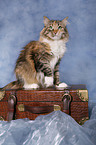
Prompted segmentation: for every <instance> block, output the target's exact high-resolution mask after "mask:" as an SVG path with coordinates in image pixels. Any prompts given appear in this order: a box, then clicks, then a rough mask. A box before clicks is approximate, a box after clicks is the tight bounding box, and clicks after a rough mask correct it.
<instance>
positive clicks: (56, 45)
mask: <svg viewBox="0 0 96 145" xmlns="http://www.w3.org/2000/svg"><path fill="white" fill-rule="evenodd" d="M43 42H46V43H48V44H49V46H50V49H51V52H52V54H53V55H54V56H55V57H58V59H59V58H62V57H63V55H64V53H65V51H66V44H65V43H64V41H63V40H55V41H51V40H47V39H43Z"/></svg>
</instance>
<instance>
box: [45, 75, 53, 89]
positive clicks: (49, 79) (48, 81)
mask: <svg viewBox="0 0 96 145" xmlns="http://www.w3.org/2000/svg"><path fill="white" fill-rule="evenodd" d="M44 84H45V86H46V87H50V86H53V77H45V83H44Z"/></svg>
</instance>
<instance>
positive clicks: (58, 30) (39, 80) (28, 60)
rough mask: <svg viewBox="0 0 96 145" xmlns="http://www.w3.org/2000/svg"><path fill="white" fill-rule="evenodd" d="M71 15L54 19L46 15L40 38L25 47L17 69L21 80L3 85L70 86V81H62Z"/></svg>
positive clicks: (6, 87)
mask: <svg viewBox="0 0 96 145" xmlns="http://www.w3.org/2000/svg"><path fill="white" fill-rule="evenodd" d="M67 19H68V17H66V18H64V19H63V20H62V21H60V20H50V19H49V18H47V17H46V16H44V28H43V29H42V31H41V32H40V38H39V41H31V42H30V43H29V44H27V45H26V46H25V47H24V48H23V50H22V51H21V53H20V55H19V57H18V59H17V61H16V66H15V70H14V71H15V74H16V78H17V80H16V81H14V82H12V83H9V84H8V85H6V86H5V87H4V88H3V89H10V88H11V89H18V88H24V89H38V88H48V87H52V86H54V85H55V87H56V88H65V87H67V84H66V83H60V81H59V63H60V60H61V58H62V57H63V55H64V53H65V52H66V43H67V42H68V39H69V33H68V30H67V28H66V25H67V23H68V21H67Z"/></svg>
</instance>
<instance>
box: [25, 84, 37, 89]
mask: <svg viewBox="0 0 96 145" xmlns="http://www.w3.org/2000/svg"><path fill="white" fill-rule="evenodd" d="M23 88H24V90H36V89H38V88H39V86H38V84H24V86H23Z"/></svg>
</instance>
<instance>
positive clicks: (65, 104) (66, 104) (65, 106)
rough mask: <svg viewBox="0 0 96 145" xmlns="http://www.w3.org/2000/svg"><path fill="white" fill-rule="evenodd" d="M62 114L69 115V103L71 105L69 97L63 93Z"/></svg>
mask: <svg viewBox="0 0 96 145" xmlns="http://www.w3.org/2000/svg"><path fill="white" fill-rule="evenodd" d="M62 101H63V112H65V113H67V114H70V103H71V96H70V95H69V93H65V94H64V96H63V100H62Z"/></svg>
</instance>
